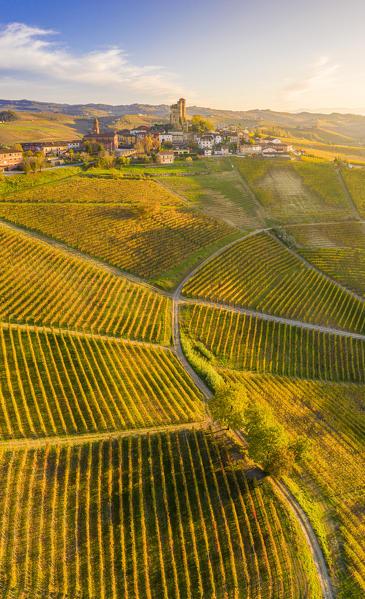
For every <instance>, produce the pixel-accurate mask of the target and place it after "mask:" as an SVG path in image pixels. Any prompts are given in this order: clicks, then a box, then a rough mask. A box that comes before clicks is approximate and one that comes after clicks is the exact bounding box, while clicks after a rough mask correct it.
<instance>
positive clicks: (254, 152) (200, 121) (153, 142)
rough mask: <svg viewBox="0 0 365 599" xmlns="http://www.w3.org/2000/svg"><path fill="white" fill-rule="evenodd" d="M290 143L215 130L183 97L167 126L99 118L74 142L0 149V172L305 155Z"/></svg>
mask: <svg viewBox="0 0 365 599" xmlns="http://www.w3.org/2000/svg"><path fill="white" fill-rule="evenodd" d="M302 153H303V152H302V151H300V150H296V149H295V148H294V147H293V146H292V145H289V144H287V143H283V142H282V141H281V140H280V139H278V138H273V137H265V136H264V135H262V134H261V133H259V132H258V131H257V130H254V131H250V130H249V129H248V128H245V127H243V126H242V125H238V126H237V125H229V126H224V127H214V126H213V124H212V123H211V122H210V121H209V120H207V119H205V118H202V117H201V116H200V115H194V116H193V117H191V118H188V117H187V114H186V100H185V99H184V98H180V99H179V100H178V101H177V102H176V104H173V105H171V106H170V119H169V122H167V123H155V124H154V125H152V126H146V125H140V126H138V127H135V128H133V129H121V130H114V129H111V128H108V129H102V128H101V127H100V124H99V121H98V119H97V118H95V119H94V121H93V125H92V129H91V130H90V132H89V133H87V134H86V135H84V137H83V138H81V139H74V140H71V141H62V140H60V141H59V140H53V141H44V142H43V141H34V142H26V143H22V140H21V139H20V140H19V143H17V144H15V145H14V146H13V147H10V148H3V149H0V170H2V171H10V170H22V169H24V170H30V169H31V168H33V170H34V168H37V167H38V166H39V165H40V164H41V163H42V165H43V166H44V165H45V164H46V165H48V166H60V165H62V164H66V163H70V162H71V163H76V162H82V161H84V162H85V161H86V160H88V159H89V160H90V159H91V158H93V159H96V158H97V159H98V160H101V159H102V160H103V161H104V166H107V165H108V164H109V165H110V164H111V162H113V164H117V165H121V164H129V163H130V162H137V163H147V164H148V163H149V162H154V163H160V164H172V163H173V162H174V161H176V160H178V161H181V162H183V161H190V160H194V159H197V158H199V157H208V156H209V157H210V156H228V155H230V154H234V155H236V156H246V157H249V156H256V157H262V158H287V159H288V158H290V157H295V156H298V155H301V154H302Z"/></svg>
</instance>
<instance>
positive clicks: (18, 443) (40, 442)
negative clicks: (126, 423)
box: [0, 420, 210, 451]
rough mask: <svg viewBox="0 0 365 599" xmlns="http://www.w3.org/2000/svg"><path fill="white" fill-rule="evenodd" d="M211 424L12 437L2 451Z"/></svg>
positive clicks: (3, 445)
mask: <svg viewBox="0 0 365 599" xmlns="http://www.w3.org/2000/svg"><path fill="white" fill-rule="evenodd" d="M209 424H210V421H208V420H200V421H197V422H183V423H182V424H166V425H162V426H152V427H149V428H132V429H126V430H124V431H118V430H117V431H106V432H103V433H83V434H81V435H77V434H75V435H65V436H64V437H60V436H59V437H42V438H40V439H39V438H38V439H30V438H27V439H10V440H7V441H0V451H3V450H4V451H8V450H13V451H14V450H15V451H19V450H22V449H40V448H42V447H47V446H52V445H57V446H59V445H62V446H64V445H82V444H83V443H94V442H95V441H104V440H108V439H122V438H123V437H135V436H139V435H148V434H154V433H172V432H175V431H180V430H187V429H189V430H193V429H201V428H206V427H207V426H208V425H209Z"/></svg>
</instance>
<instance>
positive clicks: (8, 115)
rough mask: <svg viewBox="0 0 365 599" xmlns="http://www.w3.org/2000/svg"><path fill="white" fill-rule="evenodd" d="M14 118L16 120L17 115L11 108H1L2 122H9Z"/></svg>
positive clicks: (0, 117)
mask: <svg viewBox="0 0 365 599" xmlns="http://www.w3.org/2000/svg"><path fill="white" fill-rule="evenodd" d="M16 120H18V117H17V115H16V113H15V112H14V111H13V110H2V111H1V112H0V121H2V122H3V123H10V122H11V121H16Z"/></svg>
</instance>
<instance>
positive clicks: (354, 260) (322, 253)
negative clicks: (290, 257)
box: [300, 248, 365, 297]
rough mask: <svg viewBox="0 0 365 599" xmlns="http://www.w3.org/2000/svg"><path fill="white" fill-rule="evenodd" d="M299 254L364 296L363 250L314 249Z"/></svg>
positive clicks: (364, 269) (364, 265) (364, 260)
mask: <svg viewBox="0 0 365 599" xmlns="http://www.w3.org/2000/svg"><path fill="white" fill-rule="evenodd" d="M300 254H301V255H302V256H303V257H304V258H305V259H306V260H308V262H311V264H313V265H314V266H315V267H316V268H318V269H319V270H321V271H322V272H324V273H326V274H327V275H329V276H330V277H332V278H333V279H336V281H339V282H340V283H341V284H342V285H344V286H345V287H348V288H349V289H352V290H353V291H355V292H357V293H359V294H360V295H362V296H363V297H365V250H359V249H352V248H345V249H327V248H326V249H316V250H301V251H300Z"/></svg>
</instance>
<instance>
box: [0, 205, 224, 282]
mask: <svg viewBox="0 0 365 599" xmlns="http://www.w3.org/2000/svg"><path fill="white" fill-rule="evenodd" d="M0 218H5V219H7V220H9V221H12V222H15V223H17V224H20V225H23V226H24V227H26V228H29V229H34V230H37V231H40V232H42V233H44V234H45V235H47V236H50V237H53V238H55V239H58V240H59V241H63V242H65V243H67V244H68V245H70V246H71V247H73V248H76V249H78V250H81V251H82V252H85V253H87V254H89V255H91V256H94V257H96V258H99V259H100V260H103V261H104V262H107V263H109V264H111V265H112V266H116V267H117V268H121V269H124V270H126V271H129V272H131V273H134V274H137V275H139V276H141V277H143V278H145V279H151V278H153V277H157V276H159V275H161V274H162V273H164V272H165V271H167V270H171V269H173V268H175V267H177V266H178V265H179V264H180V262H181V261H182V260H185V259H186V258H187V257H189V256H190V255H193V254H194V253H197V252H199V251H200V250H201V249H202V248H204V247H206V246H209V245H211V244H214V243H216V242H218V241H221V240H223V239H224V238H225V237H228V236H229V235H231V234H232V229H231V228H230V227H229V226H228V225H225V224H223V223H220V222H218V221H216V220H214V219H213V218H210V217H209V216H204V215H203V214H202V213H199V212H197V211H195V210H192V209H190V208H188V207H186V206H185V205H184V204H183V203H182V202H181V203H180V204H178V201H177V200H176V201H175V203H174V205H173V206H170V207H168V206H165V207H164V208H162V207H160V209H158V210H157V211H155V212H153V214H147V215H144V216H143V218H141V217H140V215H139V214H138V211H136V209H135V207H133V206H132V207H130V206H128V205H124V204H108V205H101V204H71V203H68V204H56V203H53V204H52V203H48V204H41V203H30V202H28V203H23V204H15V203H14V204H12V203H0Z"/></svg>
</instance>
